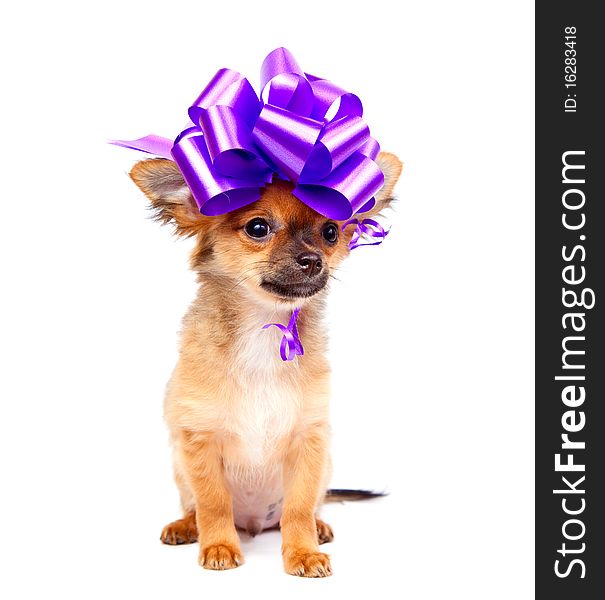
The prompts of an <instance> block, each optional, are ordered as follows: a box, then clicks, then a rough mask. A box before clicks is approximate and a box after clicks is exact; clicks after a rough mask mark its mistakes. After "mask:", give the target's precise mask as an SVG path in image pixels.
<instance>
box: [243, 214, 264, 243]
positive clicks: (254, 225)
mask: <svg viewBox="0 0 605 600" xmlns="http://www.w3.org/2000/svg"><path fill="white" fill-rule="evenodd" d="M244 229H245V230H246V233H247V234H248V235H249V236H250V237H253V238H257V239H259V238H264V237H266V236H268V235H269V223H267V221H265V219H261V218H260V217H257V218H256V219H252V221H248V223H246V227H244Z"/></svg>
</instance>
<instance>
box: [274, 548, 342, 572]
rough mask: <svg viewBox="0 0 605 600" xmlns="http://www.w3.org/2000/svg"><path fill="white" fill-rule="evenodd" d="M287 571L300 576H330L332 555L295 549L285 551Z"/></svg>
mask: <svg viewBox="0 0 605 600" xmlns="http://www.w3.org/2000/svg"><path fill="white" fill-rule="evenodd" d="M284 567H285V569H286V573H289V574H290V575H298V576H299V577H329V576H330V575H332V567H331V566H330V557H329V556H328V555H327V554H324V553H323V552H309V551H308V550H293V551H286V552H284Z"/></svg>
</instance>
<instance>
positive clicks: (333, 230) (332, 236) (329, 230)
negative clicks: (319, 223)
mask: <svg viewBox="0 0 605 600" xmlns="http://www.w3.org/2000/svg"><path fill="white" fill-rule="evenodd" d="M321 235H322V236H323V238H324V240H326V242H330V244H334V243H335V242H336V240H337V239H338V227H336V225H335V224H334V223H328V224H326V225H324V228H323V229H322V230H321Z"/></svg>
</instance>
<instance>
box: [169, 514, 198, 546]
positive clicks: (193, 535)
mask: <svg viewBox="0 0 605 600" xmlns="http://www.w3.org/2000/svg"><path fill="white" fill-rule="evenodd" d="M160 540H161V541H162V542H163V543H164V544H170V545H171V546H176V545H180V544H193V543H194V542H197V525H196V523H195V514H193V515H187V516H186V517H184V518H182V519H178V520H177V521H174V522H173V523H169V524H168V525H166V527H164V529H163V530H162V534H161V535H160Z"/></svg>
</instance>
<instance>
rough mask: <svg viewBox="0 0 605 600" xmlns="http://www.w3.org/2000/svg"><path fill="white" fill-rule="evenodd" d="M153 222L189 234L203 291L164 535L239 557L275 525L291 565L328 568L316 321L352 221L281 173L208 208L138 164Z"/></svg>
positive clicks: (172, 403) (320, 338)
mask: <svg viewBox="0 0 605 600" xmlns="http://www.w3.org/2000/svg"><path fill="white" fill-rule="evenodd" d="M377 162H378V164H379V166H380V167H381V169H382V170H383V172H384V175H385V182H384V186H383V188H382V190H381V191H380V192H379V193H378V194H377V196H376V205H375V207H374V208H373V209H372V211H370V212H369V213H365V214H364V215H363V216H364V217H365V216H367V217H370V218H371V217H372V216H375V215H376V214H378V213H379V212H380V211H381V210H383V209H384V208H385V207H387V206H388V205H389V203H390V201H391V198H392V194H393V188H394V186H395V183H396V182H397V179H398V178H399V175H400V173H401V168H402V166H401V163H400V162H399V160H398V159H397V158H396V157H395V156H394V155H392V154H388V153H384V152H383V153H381V154H380V155H379V157H378V159H377ZM130 175H131V177H132V179H133V180H134V182H135V183H136V184H137V186H138V187H139V188H140V189H141V190H142V191H143V192H144V193H145V195H146V196H147V197H148V198H149V200H150V202H151V205H152V208H153V211H154V215H155V217H156V218H157V219H158V220H159V221H160V222H162V223H170V224H172V225H173V226H174V228H175V231H176V234H177V235H179V236H191V237H194V238H195V248H194V250H193V252H192V254H191V260H190V264H191V268H192V269H193V270H194V271H195V272H196V273H197V276H198V281H199V283H200V287H199V290H198V293H197V297H196V299H195V300H194V301H193V304H192V305H191V307H190V308H189V311H188V312H187V314H186V315H185V317H184V320H183V329H182V332H181V343H180V358H179V360H178V363H177V365H176V368H175V370H174V373H173V375H172V378H171V379H170V382H169V383H168V386H167V392H166V399H165V418H166V421H167V423H168V427H169V430H170V436H171V440H172V444H173V449H174V476H175V480H176V484H177V486H178V489H179V492H180V499H181V505H182V510H183V518H181V519H179V520H177V521H175V522H173V523H170V524H169V525H167V526H166V527H165V528H164V530H163V531H162V534H161V540H162V541H163V542H164V543H166V544H183V543H191V542H195V541H197V540H198V539H199V542H200V552H199V563H200V564H201V565H202V566H203V567H204V568H206V569H216V570H222V569H231V568H233V567H237V566H239V565H241V564H242V563H243V556H242V551H241V547H240V542H239V536H238V531H237V529H238V528H239V529H242V530H244V531H247V532H248V533H250V534H251V535H255V534H257V533H259V532H260V531H262V530H263V529H268V528H273V527H276V526H279V527H280V528H281V532H282V555H283V561H284V567H285V570H286V572H288V573H290V574H292V575H299V576H304V577H325V576H328V575H330V574H331V572H332V571H331V567H330V560H329V557H328V556H327V555H326V554H324V553H322V552H320V551H319V544H320V543H323V542H326V541H331V540H332V531H331V529H330V527H329V526H328V525H327V524H325V523H323V522H322V521H321V520H320V519H319V518H318V517H317V510H318V507H319V506H320V504H321V503H322V501H323V499H324V496H325V494H326V490H327V486H328V479H329V477H330V459H329V454H328V434H329V426H328V397H329V373H330V370H329V366H328V363H327V361H326V357H325V353H326V341H325V333H324V331H325V330H324V329H323V328H322V327H321V321H322V314H323V311H324V304H325V298H326V293H327V289H328V283H329V280H330V275H331V273H332V271H333V270H334V269H335V268H336V267H337V266H338V264H339V263H340V262H341V261H342V260H343V259H344V258H345V257H346V256H347V255H348V253H349V248H348V244H349V242H350V240H351V237H352V234H353V230H354V227H353V226H351V227H347V228H346V229H345V231H344V232H342V231H341V227H342V225H343V222H338V221H332V220H330V219H326V218H325V217H323V216H322V215H320V214H318V213H317V212H315V211H314V210H312V209H311V208H309V207H308V206H306V205H305V204H303V203H302V202H301V201H300V200H298V199H297V198H296V197H295V196H293V195H292V189H293V186H292V184H290V183H287V182H285V181H281V180H275V181H274V182H273V183H270V184H268V185H267V186H266V187H265V188H264V190H263V193H262V197H261V198H260V199H259V200H258V201H256V202H254V203H252V204H249V205H248V206H245V207H243V208H240V209H238V210H235V211H233V212H230V213H227V214H224V215H221V216H213V217H207V216H204V215H202V214H200V212H199V210H198V208H197V206H196V204H195V202H194V200H193V198H192V196H191V193H190V191H189V188H188V187H187V185H186V184H185V182H184V180H183V178H182V176H181V174H180V172H179V170H178V168H177V166H176V164H175V163H173V162H172V161H169V160H166V159H148V160H143V161H141V162H139V163H137V164H136V165H135V166H134V168H133V169H132V171H131V173H130ZM295 308H300V309H301V311H300V316H299V319H298V330H299V335H300V339H301V341H302V343H303V345H304V350H305V351H304V355H302V356H297V357H296V358H295V360H293V361H290V362H283V361H282V360H281V358H280V354H279V345H280V340H281V336H282V334H281V333H280V331H278V329H277V328H275V327H271V328H269V329H263V328H262V326H263V325H264V324H266V323H272V322H279V323H284V324H286V323H288V321H289V319H290V316H291V314H292V311H293V310H294V309H295Z"/></svg>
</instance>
